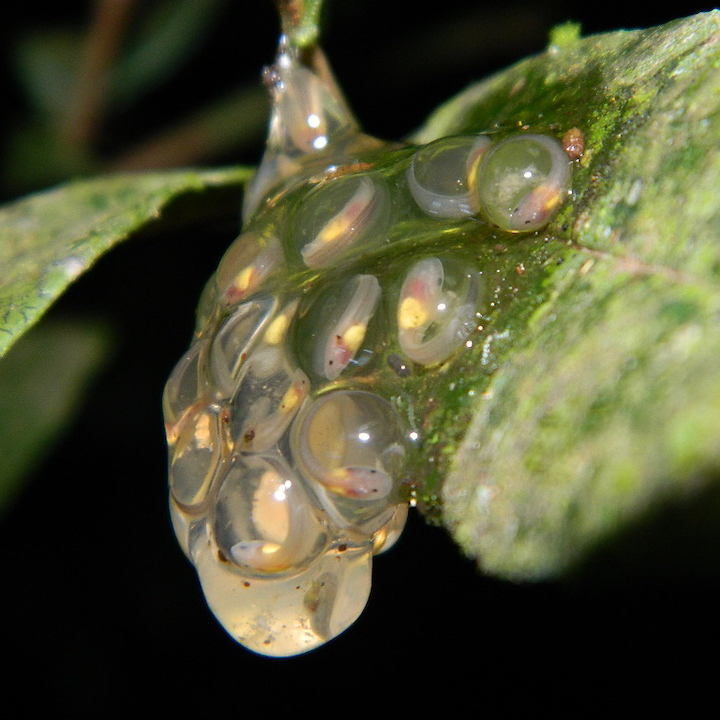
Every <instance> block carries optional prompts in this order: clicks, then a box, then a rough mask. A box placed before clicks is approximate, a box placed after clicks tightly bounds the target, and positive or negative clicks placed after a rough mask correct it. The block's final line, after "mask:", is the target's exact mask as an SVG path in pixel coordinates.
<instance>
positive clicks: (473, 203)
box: [407, 135, 491, 218]
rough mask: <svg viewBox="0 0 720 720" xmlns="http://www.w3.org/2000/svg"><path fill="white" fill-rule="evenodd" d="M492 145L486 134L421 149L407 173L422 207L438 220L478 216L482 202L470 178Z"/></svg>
mask: <svg viewBox="0 0 720 720" xmlns="http://www.w3.org/2000/svg"><path fill="white" fill-rule="evenodd" d="M490 144H491V143H490V138H488V137H486V136H485V135H457V136H453V137H446V138H440V139H439V140H435V141H434V142H431V143H430V144H428V145H425V146H423V147H421V148H420V149H419V150H418V151H417V152H416V153H415V155H414V156H413V159H412V162H411V164H410V167H409V168H408V171H407V181H408V188H409V189H410V193H411V195H412V196H413V198H414V199H415V202H416V203H417V204H418V206H419V207H420V208H421V209H422V210H423V211H424V212H426V213H427V214H428V215H430V216H432V217H436V218H462V217H466V216H468V215H475V214H476V213H477V211H478V199H477V197H476V194H475V193H474V192H473V188H472V183H471V180H470V179H471V177H472V176H473V174H474V173H475V172H476V168H477V166H478V163H479V162H480V159H481V158H482V156H483V154H484V153H485V152H486V151H487V149H488V148H489V147H490Z"/></svg>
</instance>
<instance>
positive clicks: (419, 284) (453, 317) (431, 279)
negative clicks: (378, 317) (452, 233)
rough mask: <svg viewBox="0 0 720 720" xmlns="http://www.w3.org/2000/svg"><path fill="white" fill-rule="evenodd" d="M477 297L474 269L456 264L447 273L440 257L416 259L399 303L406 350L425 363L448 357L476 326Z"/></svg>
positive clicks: (402, 342)
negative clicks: (463, 269) (465, 268)
mask: <svg viewBox="0 0 720 720" xmlns="http://www.w3.org/2000/svg"><path fill="white" fill-rule="evenodd" d="M446 264H447V263H446ZM450 279H453V280H454V283H452V286H451V283H450V282H448V281H449V280H450ZM477 301H478V280H477V274H476V273H475V272H474V271H470V272H467V271H465V272H461V271H458V269H457V268H453V272H452V273H450V274H447V275H446V269H445V264H443V262H441V261H440V260H439V259H438V258H436V257H433V258H426V259H424V260H420V261H419V262H417V263H415V264H414V265H413V266H412V267H411V268H410V271H409V272H408V274H407V275H406V277H405V280H404V282H403V285H402V289H401V290H400V298H399V300H398V306H397V327H398V340H399V343H400V348H401V350H402V351H403V353H405V355H407V356H408V357H409V358H410V359H411V360H414V361H415V362H417V363H420V364H421V365H434V364H436V363H439V362H442V361H443V360H446V359H447V358H448V357H450V355H452V353H454V352H455V351H456V350H457V349H458V348H459V347H461V346H462V344H463V343H464V342H465V341H466V340H467V338H468V336H469V335H470V333H471V332H473V330H474V329H475V327H476V321H475V313H476V310H477Z"/></svg>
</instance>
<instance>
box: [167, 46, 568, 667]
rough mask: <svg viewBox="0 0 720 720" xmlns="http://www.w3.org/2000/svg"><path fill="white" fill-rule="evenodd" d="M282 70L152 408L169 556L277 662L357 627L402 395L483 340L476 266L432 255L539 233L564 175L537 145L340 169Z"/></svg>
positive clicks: (398, 523) (379, 153)
mask: <svg viewBox="0 0 720 720" xmlns="http://www.w3.org/2000/svg"><path fill="white" fill-rule="evenodd" d="M280 58H281V59H280V61H278V64H277V66H276V71H277V72H278V73H279V80H278V79H276V85H275V88H274V93H275V97H274V100H275V103H274V115H273V126H272V128H271V138H270V140H269V144H268V151H267V153H266V157H265V160H264V162H263V165H262V166H261V169H260V171H259V173H258V176H257V179H256V181H255V184H254V186H252V187H251V188H250V190H249V192H248V197H250V198H252V201H251V203H250V212H249V217H248V219H246V221H245V226H244V229H243V232H242V234H241V235H240V236H239V237H238V238H237V240H235V242H234V243H233V244H232V245H231V246H230V248H229V249H228V251H227V252H226V254H225V256H224V257H223V258H222V260H221V262H220V265H219V267H218V269H217V272H216V273H215V275H214V276H213V278H212V279H211V280H210V282H209V283H208V286H207V288H206V290H205V292H204V294H203V297H202V299H201V304H200V307H199V310H198V322H197V329H196V333H195V338H194V342H193V344H192V346H191V347H190V350H189V351H188V352H187V354H186V355H185V356H184V357H183V358H182V359H181V360H180V362H179V363H178V365H177V366H176V368H175V369H174V370H173V372H172V375H171V377H170V379H169V381H168V383H167V386H166V389H165V395H164V400H163V403H164V413H165V422H166V430H167V437H168V444H169V448H170V507H171V515H172V520H173V525H174V529H175V532H176V534H177V537H178V539H179V541H180V544H181V546H182V548H183V550H184V552H185V554H186V555H187V556H188V558H189V559H190V560H191V561H192V562H193V564H194V565H195V567H196V568H197V571H198V574H199V576H200V581H201V584H202V587H203V591H204V593H205V596H206V598H207V601H208V604H209V605H210V608H211V609H212V611H213V613H214V614H215V615H216V616H217V618H218V620H219V621H220V622H221V623H222V625H223V626H224V628H225V629H226V630H227V631H228V632H229V633H230V634H231V635H232V636H233V637H234V638H235V639H236V640H238V641H239V642H240V643H242V644H243V645H245V646H246V647H248V648H250V649H251V650H253V651H255V652H259V653H263V654H266V655H274V656H286V655H294V654H298V653H301V652H305V651H307V650H310V649H312V648H314V647H317V646H318V645H320V644H322V643H324V642H326V641H327V640H329V639H331V638H333V637H334V636H336V635H337V634H338V633H340V632H342V631H343V630H344V629H346V628H347V627H348V626H349V625H350V624H351V623H352V622H354V620H355V619H356V618H357V617H358V616H359V614H360V613H361V612H362V609H363V607H364V606H365V603H366V601H367V598H368V595H369V592H370V575H371V558H372V556H373V554H376V553H378V552H380V551H383V550H385V549H387V548H389V547H390V546H391V545H392V544H393V543H394V542H395V540H396V539H397V538H398V536H399V534H400V532H401V531H402V528H403V525H404V523H405V518H406V515H407V502H408V499H409V495H410V493H409V486H410V482H411V478H408V477H407V476H406V471H405V470H404V468H405V467H406V462H407V458H408V455H409V453H411V452H412V451H413V446H414V445H415V444H416V443H417V442H418V434H417V432H416V431H415V428H414V427H413V425H412V423H411V419H412V418H411V414H410V413H408V412H407V408H405V411H403V412H400V411H399V409H398V407H399V405H398V403H397V402H396V401H397V399H398V398H404V400H405V401H407V398H406V397H405V396H404V393H403V389H402V382H403V378H404V377H406V375H407V374H408V373H409V372H410V368H413V371H414V372H423V371H425V370H426V369H432V368H433V367H434V366H438V365H439V364H440V363H443V362H445V361H446V360H448V358H450V357H451V356H452V355H453V354H454V353H456V352H457V351H458V350H459V349H460V348H461V347H462V346H463V344H464V343H465V342H466V340H467V339H468V338H469V337H470V336H471V335H472V333H474V332H476V330H477V325H478V317H479V313H480V312H481V310H482V309H483V308H482V305H483V303H484V293H485V288H484V286H483V282H482V276H481V273H480V272H479V270H480V269H479V268H477V267H475V266H474V265H473V262H472V258H473V254H472V252H470V253H463V252H461V251H458V249H457V247H455V246H453V245H452V243H451V246H450V247H449V248H442V244H441V243H438V242H435V243H433V242H427V238H428V237H430V236H433V235H437V237H438V238H439V239H442V235H443V233H446V232H448V230H449V229H451V228H455V227H457V224H458V223H462V222H470V223H476V222H478V220H477V218H481V219H483V221H485V222H490V223H493V224H495V225H497V226H498V227H500V228H501V229H504V230H507V231H510V232H518V231H532V230H536V229H537V228H539V227H541V226H542V225H544V224H545V223H546V222H548V220H549V219H550V218H551V217H552V215H553V214H554V212H555V211H556V210H557V209H558V207H559V206H560V204H561V203H562V200H563V198H564V197H565V195H566V194H567V191H568V186H569V179H570V170H569V168H570V165H569V161H568V158H567V156H566V155H565V153H564V151H563V150H562V147H561V146H560V145H559V143H558V142H557V141H555V140H554V139H552V138H549V137H546V136H541V135H529V134H526V135H518V136H515V137H510V138H507V139H505V140H502V141H500V142H491V140H490V139H489V138H488V137H485V136H460V137H451V138H444V139H441V140H438V141H436V142H434V143H431V144H429V145H426V146H424V147H421V148H397V147H396V148H393V149H386V150H383V149H382V148H374V149H372V150H370V151H369V152H367V153H365V154H364V155H352V154H348V137H349V136H352V135H353V134H356V135H357V136H358V137H360V135H359V133H357V131H356V129H355V126H354V125H353V124H352V122H351V121H350V120H343V117H342V110H338V108H337V106H336V105H332V102H331V101H333V98H332V97H330V99H328V97H326V96H324V95H323V93H325V94H326V95H327V93H328V92H329V91H328V90H327V89H326V88H325V86H324V85H323V84H322V82H321V81H320V80H319V79H318V78H317V76H316V75H314V74H313V73H311V72H309V71H307V70H305V69H303V68H300V67H298V66H296V65H295V64H293V63H294V62H295V61H292V58H290V60H288V61H287V62H286V63H285V65H284V66H283V63H282V54H281V56H280ZM286 60H287V57H286ZM298 89H299V90H300V91H302V92H297V93H296V95H297V97H295V96H292V97H291V96H289V95H288V93H293V92H295V91H298ZM305 105H307V106H308V107H305ZM311 116H314V118H311ZM328 117H329V118H330V120H333V121H334V129H333V130H332V132H329V131H328V130H327V126H328V125H333V123H331V122H329V121H328ZM298 118H300V119H298ZM302 118H305V120H302ZM308 118H310V119H308ZM298 126H299V127H298ZM278 128H279V129H278ZM313 130H314V134H313ZM300 131H303V132H300ZM321 133H326V134H325V135H322V134H321ZM338 136H340V137H341V142H338V141H337V140H336V138H337V137H338ZM318 137H322V138H324V139H323V140H322V141H319V142H318V141H317V138H318ZM313 138H316V140H313ZM313 148H314V150H313ZM288 166H290V167H291V170H287V167H288ZM268 168H270V169H268ZM283 168H285V169H283ZM258 188H262V191H258ZM246 205H247V203H246ZM419 218H424V221H423V222H422V223H420V226H421V227H422V231H421V232H420V235H418V233H417V231H413V232H414V234H411V235H408V232H409V231H408V228H410V227H413V228H417V227H418V222H417V221H418V219H419ZM423 247H424V248H436V250H435V251H433V250H432V249H430V250H427V249H426V250H425V251H424V252H422V254H421V255H417V254H416V253H417V252H418V250H417V248H423ZM437 248H439V249H437ZM389 250H391V252H388V251H389ZM389 377H391V378H392V381H389V380H388V378H389ZM419 410H421V408H418V409H416V412H417V411H419Z"/></svg>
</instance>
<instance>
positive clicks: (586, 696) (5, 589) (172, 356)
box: [0, 0, 720, 716]
mask: <svg viewBox="0 0 720 720" xmlns="http://www.w3.org/2000/svg"><path fill="white" fill-rule="evenodd" d="M331 4H332V5H334V6H336V7H333V8H331V10H332V12H331V13H330V18H329V24H328V28H327V31H326V41H325V42H324V46H325V47H326V50H327V53H328V55H329V56H330V58H331V61H332V63H333V66H334V67H335V69H336V73H337V75H338V77H339V80H340V83H341V85H342V86H343V87H344V88H345V89H346V92H347V94H348V97H349V100H350V102H351V104H352V106H353V107H354V108H355V109H356V111H357V114H358V116H359V118H360V120H361V123H362V124H363V126H364V127H365V128H366V129H367V130H368V131H370V132H372V133H373V134H376V135H379V136H382V137H390V138H392V137H401V136H402V135H404V134H406V133H407V132H409V131H410V130H412V129H413V128H414V127H415V126H417V125H419V124H420V122H421V121H422V119H423V117H425V115H426V114H427V113H428V112H429V111H430V110H431V109H433V108H434V107H435V106H436V105H437V104H438V103H439V102H441V101H442V100H444V99H446V98H448V97H449V96H451V95H452V94H454V93H455V92H457V91H459V90H460V89H462V88H463V87H464V86H465V85H466V84H467V83H469V82H470V81H472V80H473V79H477V78H480V77H483V76H484V75H486V74H488V73H489V72H492V71H494V70H497V69H501V68H502V67H503V66H505V65H507V64H510V63H511V62H513V61H515V60H517V59H520V58H522V57H524V56H525V55H527V54H530V53H534V52H539V51H540V50H542V48H543V46H544V44H545V39H546V37H547V32H548V31H549V29H550V27H552V25H554V24H556V23H558V22H561V21H564V20H567V19H572V20H578V21H580V22H582V24H583V31H584V33H593V32H600V31H606V30H612V29H619V28H633V27H648V26H651V25H654V24H658V23H661V22H665V21H668V20H671V19H673V18H674V17H676V16H682V15H687V14H691V13H692V12H695V11H699V10H702V9H707V8H708V7H709V6H700V5H693V6H690V5H685V6H683V7H680V6H676V7H675V8H674V9H673V10H665V11H662V12H661V11H660V10H659V9H656V10H654V11H653V12H650V11H641V10H639V9H637V8H636V7H634V6H633V7H631V6H630V4H629V3H625V4H620V3H614V4H612V3H611V5H610V6H609V5H608V4H607V3H603V4H589V5H588V4H582V3H569V2H548V3H513V4H503V5H486V4H483V3H481V2H464V1H461V0H447V2H445V3H441V4H440V6H441V10H442V15H441V13H440V10H438V11H435V12H434V13H431V12H427V11H424V10H423V9H421V6H420V5H419V4H418V3H415V2H411V1H410V0H398V1H397V2H390V0H385V1H384V2H379V1H377V0H363V2H347V1H346V2H342V0H335V2H332V3H331ZM340 6H342V7H340ZM86 9H87V8H86V5H85V4H84V3H56V4H54V9H50V10H48V11H47V12H46V17H45V15H43V18H44V19H45V20H46V21H47V22H60V21H62V20H63V19H64V18H66V17H68V16H73V17H80V16H82V15H83V13H84V12H85V11H86ZM43 12H45V11H43ZM18 13H19V14H18V16H17V17H16V18H12V19H10V20H9V21H8V22H7V23H6V24H5V25H4V27H3V29H2V34H3V36H4V38H3V39H4V40H9V39H10V38H11V37H12V35H13V33H15V32H19V31H20V30H21V29H22V28H24V27H28V26H30V25H32V24H33V23H36V22H37V21H38V16H37V14H36V10H34V9H31V8H28V9H26V10H22V9H21V10H19V11H18ZM451 21H457V22H458V23H459V24H460V26H461V27H464V28H465V32H464V33H460V36H459V37H462V38H464V39H463V40H462V41H460V40H458V41H457V43H448V42H447V41H446V40H445V37H446V36H444V35H443V34H442V32H441V31H442V30H443V28H445V27H446V24H447V23H448V22H451ZM249 26H250V27H251V28H252V29H251V31H249V32H248V31H247V28H248V27H249ZM276 35H277V26H276V23H275V18H274V13H273V10H272V7H271V6H270V3H265V2H260V1H259V0H258V1H257V2H255V1H251V2H237V3H234V4H231V5H228V8H227V10H226V13H225V15H224V16H223V21H222V22H221V23H219V24H218V27H217V29H216V31H215V33H214V35H213V38H212V41H211V42H210V43H208V44H207V46H206V47H204V48H203V49H202V51H201V52H200V53H199V54H198V55H197V57H195V58H194V59H193V62H192V64H191V65H190V66H188V67H187V68H186V69H185V70H184V71H183V74H182V76H181V77H179V78H178V79H177V80H175V81H173V82H172V83H170V84H169V85H168V86H167V87H165V88H164V89H162V90H160V91H158V92H157V93H156V94H155V95H154V96H153V97H152V98H151V100H150V101H149V102H147V103H146V105H145V107H144V108H143V112H142V113H138V112H137V109H136V110H135V112H134V113H132V112H131V111H130V110H129V111H128V115H127V117H125V118H121V119H119V120H117V121H116V122H115V124H114V125H111V126H110V127H108V128H107V136H106V139H105V143H106V147H107V152H108V153H111V152H113V151H114V150H115V149H117V148H120V147H122V146H123V145H124V144H125V143H127V142H128V141H129V140H130V139H132V137H134V136H141V135H142V134H144V133H147V132H151V131H153V130H154V129H155V128H156V127H159V126H161V125H162V124H163V123H165V122H166V121H168V120H169V119H171V116H174V115H175V114H176V113H180V112H182V111H183V108H188V107H192V106H193V105H197V104H201V103H203V102H205V101H208V100H210V99H211V98H212V97H213V95H214V94H216V93H219V92H222V90H223V88H226V87H230V86H231V85H232V84H233V83H234V82H236V79H237V77H240V76H245V75H246V76H247V77H248V78H250V77H252V76H256V75H257V74H258V72H259V70H260V68H261V66H262V65H263V64H266V63H268V62H270V61H271V60H272V55H273V52H274V46H275V41H276ZM474 36H476V37H477V43H476V51H473V44H472V42H467V38H468V37H470V38H472V37H474ZM238 38H240V39H238ZM438 38H439V41H438V42H433V40H434V39H435V40H437V39H438ZM425 47H427V51H426V52H424V51H423V48H425ZM3 87H4V88H5V89H6V93H5V96H6V97H7V98H10V99H11V100H13V103H16V105H15V104H12V103H11V104H9V106H8V107H10V106H12V107H18V108H21V107H22V94H21V92H20V91H19V89H18V88H17V87H16V86H15V85H14V84H13V83H12V81H11V80H10V78H9V72H8V70H7V67H5V68H4V72H3ZM18 112H19V110H18ZM9 114H10V116H12V111H10V113H9ZM259 152H260V149H259V148H258V149H257V150H256V151H255V152H254V153H253V152H249V153H248V154H247V156H243V157H226V158H217V162H218V163H220V162H225V163H231V162H238V161H247V162H255V161H256V159H257V155H258V154H259ZM235 225H236V223H235V221H234V220H233V218H228V219H227V222H217V223H214V224H212V226H210V227H203V228H191V229H190V230H188V231H187V232H183V233H179V234H174V235H172V236H167V235H160V236H154V237H150V238H143V239H142V240H140V239H139V240H137V241H130V242H128V243H127V244H125V245H124V246H122V247H120V248H118V249H116V250H114V251H113V252H112V253H110V254H109V255H108V256H106V257H105V258H103V259H102V260H101V261H100V262H99V263H98V265H97V266H96V268H95V269H94V270H93V271H92V272H91V273H89V274H88V275H87V276H85V277H83V278H82V279H81V280H80V281H79V282H78V283H77V284H76V286H74V287H73V288H72V289H71V290H70V291H69V292H68V293H67V294H66V295H65V296H64V297H63V298H62V299H61V301H60V302H59V303H58V305H57V307H56V308H54V309H53V311H52V313H53V314H54V315H55V316H56V317H58V318H59V317H64V316H68V315H71V316H73V317H78V316H80V317H87V318H88V319H90V320H94V319H99V320H101V321H103V322H106V323H109V324H110V326H111V327H112V329H113V332H114V337H115V349H114V355H113V359H112V361H111V362H110V364H109V366H108V368H107V370H106V371H105V372H104V373H103V374H102V376H101V377H100V378H99V380H98V382H97V383H96V386H95V388H94V391H93V393H92V394H91V396H90V398H89V399H88V402H87V403H86V405H85V407H84V409H83V411H82V413H81V415H80V416H79V417H78V419H77V421H76V422H75V423H74V425H73V427H72V429H71V432H70V434H69V435H68V436H67V437H66V438H65V439H64V441H63V442H62V443H61V444H60V445H59V446H58V447H57V448H56V449H55V450H54V451H53V452H52V453H51V454H50V455H49V457H47V458H46V459H45V461H44V462H43V464H42V465H41V467H40V468H38V470H37V472H36V473H35V474H34V476H33V479H32V482H31V483H29V484H28V486H27V487H26V489H25V490H24V491H23V493H22V494H21V496H20V497H19V498H18V500H17V502H16V503H15V504H14V506H13V507H12V509H11V510H10V512H9V513H8V514H7V515H6V516H5V517H4V518H3V519H2V521H1V522H0V572H1V573H2V576H1V577H2V599H1V600H0V652H2V657H3V658H4V664H5V667H4V669H0V689H1V690H2V693H1V695H0V712H2V709H1V708H3V707H11V704H12V703H14V702H20V703H21V704H22V706H24V707H26V708H28V709H29V708H30V707H32V706H35V705H38V704H42V705H45V706H47V707H49V708H52V709H54V710H68V711H74V712H77V713H79V714H84V713H85V712H87V713H90V712H95V713H97V712H103V713H105V712H109V711H111V710H121V711H134V710H138V711H142V710H145V709H147V710H149V711H151V712H158V711H163V710H165V709H168V710H169V711H178V710H179V711H180V712H182V711H183V710H184V711H185V712H187V713H188V714H189V713H190V712H194V711H201V712H208V713H211V712H213V711H217V710H220V711H222V710H225V711H231V712H238V713H244V712H248V711H252V712H257V711H258V710H261V709H264V710H269V711H270V712H271V713H273V712H274V711H280V710H283V711H293V712H299V713H303V714H305V713H307V714H310V713H312V714H315V713H319V714H326V713H338V714H339V715H343V716H344V715H345V714H346V713H347V712H351V711H353V709H357V711H359V712H360V713H362V714H363V715H367V714H371V713H372V714H375V713H381V714H383V715H385V714H387V713H388V712H393V711H394V710H395V708H396V707H404V706H406V705H412V704H413V703H416V702H418V701H419V702H421V703H422V704H423V705H426V706H427V707H428V709H429V708H430V704H431V703H432V702H433V701H439V702H440V703H441V707H442V708H444V711H445V713H448V712H451V713H452V714H455V713H457V712H459V707H460V703H459V701H460V700H463V699H470V700H471V702H472V706H471V707H472V709H473V711H474V710H477V712H478V713H482V712H483V710H487V709H492V710H495V711H503V710H506V711H507V710H513V709H523V710H533V709H542V708H546V707H548V708H551V709H555V710H556V711H562V712H563V714H565V712H566V711H572V712H573V714H581V715H585V714H587V712H588V711H589V710H590V709H592V708H593V707H595V706H598V705H605V704H606V703H615V702H618V703H619V704H618V706H617V707H618V708H620V707H627V706H628V705H630V706H640V705H642V706H656V705H658V704H665V703H666V702H667V701H669V700H671V699H678V700H680V701H683V702H690V701H692V700H693V699H694V698H696V697H697V695H698V694H699V693H701V692H702V690H703V688H704V673H705V671H706V670H709V671H711V672H712V671H713V670H716V669H717V644H718V640H719V639H720V634H719V633H718V621H717V615H718V610H717V608H718V601H720V577H719V576H713V575H712V574H710V575H704V576H703V575H699V576H698V575H694V574H692V573H687V574H685V573H682V572H681V573H679V574H678V572H677V568H675V569H674V571H673V573H672V574H667V575H663V574H662V573H657V572H654V573H647V574H644V573H641V574H638V575H637V576H636V577H633V575H632V573H630V574H629V575H628V573H627V572H624V573H622V578H621V577H613V575H612V573H609V574H608V573H605V574H603V575H602V576H601V577H599V578H594V579H590V580H588V579H584V580H582V581H579V582H575V583H572V584H564V585H558V584H543V585H534V586H531V585H527V586H525V585H515V584H511V583H505V582H500V581H496V580H493V579H491V578H488V577H484V576H482V575H481V574H478V573H477V572H476V569H475V568H474V566H473V564H472V563H470V562H469V561H467V560H465V559H464V558H462V557H461V556H460V554H459V552H458V551H457V549H456V547H455V546H454V545H453V543H452V541H451V540H450V539H449V538H448V537H447V536H446V535H445V533H444V532H443V531H442V530H440V529H437V528H431V527H427V526H425V525H424V524H423V522H422V520H421V519H420V518H419V517H417V516H415V514H413V515H412V517H411V521H410V523H409V527H408V528H407V530H406V532H405V534H404V535H403V537H402V539H401V540H400V542H399V543H398V545H397V546H396V547H395V548H394V549H393V550H392V551H391V552H390V553H388V554H387V555H384V556H382V557H380V558H378V559H377V560H376V562H375V566H374V575H373V581H374V584H373V592H372V595H371V598H370V602H369V604H368V607H367V609H366V611H365V612H364V614H363V615H362V616H361V618H360V619H359V620H358V622H357V623H355V625H354V626H352V627H351V628H350V629H349V630H347V631H346V632H345V633H344V634H343V635H342V636H340V637H339V638H337V639H336V640H334V641H332V642H331V643H329V644H328V645H327V646H325V647H323V648H321V649H319V650H317V651H315V652H312V653H310V654H308V655H305V656H302V657H300V658H293V659H287V660H269V659H265V658H261V657H258V656H255V655H253V654H251V653H249V652H247V651H245V650H244V649H242V648H241V647H239V646H237V645H236V644H235V643H234V642H233V641H232V640H231V639H230V638H229V637H227V636H226V635H225V634H224V632H223V630H222V629H221V628H220V626H219V625H218V624H217V623H216V622H215V620H214V619H213V617H212V616H211V614H210V613H209V611H208V610H207V609H206V607H205V606H204V601H203V599H202V595H201V592H200V589H199V585H198V583H197V579H196V576H195V573H194V570H193V568H192V567H191V566H190V565H189V564H188V563H187V561H186V560H185V558H184V557H183V556H182V554H181V552H180V550H179V548H178V547H177V545H176V543H175V540H174V537H173V535H172V531H171V529H170V526H169V520H168V516H167V509H166V488H165V476H166V452H165V447H164V433H163V428H162V418H161V413H160V402H159V398H160V394H161V392H162V387H163V384H164V382H165V379H166V377H167V375H168V373H169V371H170V369H171V368H172V366H173V364H174V363H175V361H176V360H177V359H178V358H179V357H180V355H181V353H182V352H183V351H184V349H185V347H186V345H187V343H188V340H189V336H190V332H191V328H192V322H193V311H194V307H195V304H196V300H197V297H198V294H199V292H200V289H201V287H202V284H203V283H204V281H205V280H206V278H207V277H208V276H209V275H210V273H211V272H212V271H213V269H214V266H215V264H216V262H217V260H218V258H219V257H220V255H221V253H222V251H223V248H224V247H225V246H226V245H227V243H228V242H229V241H230V240H231V239H232V237H233V235H234V233H235V230H236V227H235ZM624 693H627V694H626V695H623V694H624Z"/></svg>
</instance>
